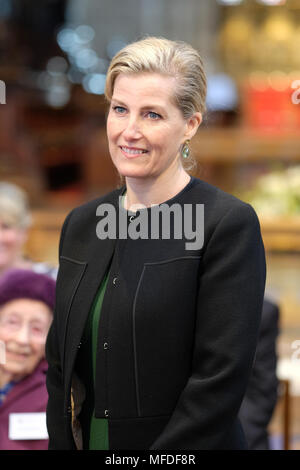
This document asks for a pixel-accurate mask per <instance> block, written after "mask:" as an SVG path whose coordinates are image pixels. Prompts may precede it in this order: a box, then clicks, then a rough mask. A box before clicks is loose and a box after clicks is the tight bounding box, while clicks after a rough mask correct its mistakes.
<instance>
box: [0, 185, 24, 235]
mask: <svg viewBox="0 0 300 470" xmlns="http://www.w3.org/2000/svg"><path fill="white" fill-rule="evenodd" d="M0 220H1V221H2V222H4V223H5V224H7V225H9V226H12V227H16V228H20V229H27V228H28V227H29V226H30V225H31V214H30V210H29V202H28V198H27V195H26V193H25V192H24V191H23V190H22V189H21V188H19V187H18V186H16V185H14V184H12V183H6V182H3V183H0Z"/></svg>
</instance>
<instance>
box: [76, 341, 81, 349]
mask: <svg viewBox="0 0 300 470" xmlns="http://www.w3.org/2000/svg"><path fill="white" fill-rule="evenodd" d="M81 345H82V342H81V341H80V343H79V344H78V346H77V349H80V348H81Z"/></svg>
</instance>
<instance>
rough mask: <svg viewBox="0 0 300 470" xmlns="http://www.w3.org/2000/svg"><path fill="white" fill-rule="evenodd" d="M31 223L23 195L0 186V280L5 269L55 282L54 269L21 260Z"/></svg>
mask: <svg viewBox="0 0 300 470" xmlns="http://www.w3.org/2000/svg"><path fill="white" fill-rule="evenodd" d="M31 223H32V217H31V213H30V208H29V202H28V198H27V195H26V193H25V192H24V191H23V190H22V189H21V188H19V187H18V186H16V185H14V184H12V183H7V182H0V277H1V275H2V274H3V273H4V272H5V271H6V270H7V269H10V268H23V269H32V270H33V271H36V272H39V273H44V274H47V275H49V276H51V277H53V278H54V279H55V278H56V276H57V268H55V267H52V266H49V265H48V264H47V263H44V262H34V261H32V260H30V259H28V258H26V257H25V256H24V253H23V250H24V245H25V243H26V240H27V237H28V230H29V228H30V226H31Z"/></svg>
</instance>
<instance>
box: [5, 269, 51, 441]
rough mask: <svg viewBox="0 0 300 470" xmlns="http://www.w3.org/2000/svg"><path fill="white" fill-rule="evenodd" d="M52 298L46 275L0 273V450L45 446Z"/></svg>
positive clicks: (49, 283) (24, 272)
mask: <svg viewBox="0 0 300 470" xmlns="http://www.w3.org/2000/svg"><path fill="white" fill-rule="evenodd" d="M54 301H55V281H54V279H52V278H50V277H49V276H46V275H44V274H38V273H35V272H34V271H32V270H24V269H11V270H7V271H6V273H5V274H3V275H2V276H1V278H0V341H1V342H2V344H4V346H5V348H4V350H5V359H4V360H2V361H1V363H0V449H1V450H46V449H47V448H48V436H47V428H46V405H47V400H48V394H47V389H46V371H47V362H46V360H45V342H46V337H47V334H48V330H49V327H50V325H51V322H52V317H53V308H54ZM2 359H3V358H2ZM22 413H30V415H23V414H22ZM32 433H33V434H32Z"/></svg>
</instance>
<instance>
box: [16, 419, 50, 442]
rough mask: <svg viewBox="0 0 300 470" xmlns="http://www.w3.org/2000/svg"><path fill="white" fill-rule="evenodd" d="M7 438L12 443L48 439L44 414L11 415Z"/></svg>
mask: <svg viewBox="0 0 300 470" xmlns="http://www.w3.org/2000/svg"><path fill="white" fill-rule="evenodd" d="M8 437H9V439H11V440H13V441H15V440H16V441H17V440H41V439H48V432H47V425H46V413H11V414H10V415H9V428H8Z"/></svg>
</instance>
